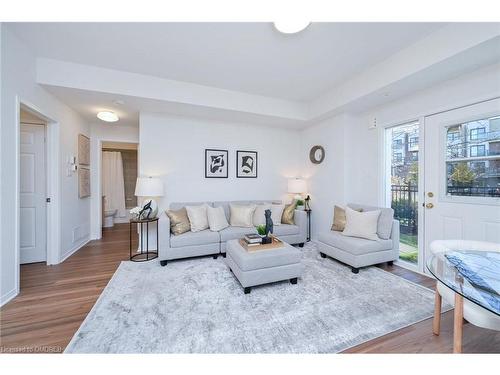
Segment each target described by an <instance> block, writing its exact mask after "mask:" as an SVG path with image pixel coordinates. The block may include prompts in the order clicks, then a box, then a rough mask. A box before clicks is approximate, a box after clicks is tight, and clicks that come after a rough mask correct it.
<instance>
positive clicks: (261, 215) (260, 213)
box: [253, 204, 271, 227]
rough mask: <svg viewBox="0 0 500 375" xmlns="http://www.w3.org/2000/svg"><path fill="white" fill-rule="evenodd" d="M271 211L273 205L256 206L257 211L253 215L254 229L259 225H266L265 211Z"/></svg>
mask: <svg viewBox="0 0 500 375" xmlns="http://www.w3.org/2000/svg"><path fill="white" fill-rule="evenodd" d="M270 209H271V204H258V205H256V206H255V211H254V213H253V225H254V227H257V226H259V225H266V215H265V211H266V210H270Z"/></svg>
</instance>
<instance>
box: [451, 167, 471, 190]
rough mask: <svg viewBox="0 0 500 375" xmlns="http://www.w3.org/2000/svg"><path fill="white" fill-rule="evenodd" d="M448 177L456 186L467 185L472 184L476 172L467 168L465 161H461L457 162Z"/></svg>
mask: <svg viewBox="0 0 500 375" xmlns="http://www.w3.org/2000/svg"><path fill="white" fill-rule="evenodd" d="M450 178H451V180H452V181H453V183H454V184H456V185H458V186H468V185H470V184H472V182H473V181H474V179H475V178H476V174H475V173H474V171H473V170H472V169H470V168H469V166H468V165H467V163H464V162H461V163H458V164H457V166H456V167H455V169H454V171H453V173H452V174H451V176H450Z"/></svg>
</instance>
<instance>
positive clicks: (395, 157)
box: [392, 152, 403, 163]
mask: <svg viewBox="0 0 500 375" xmlns="http://www.w3.org/2000/svg"><path fill="white" fill-rule="evenodd" d="M392 161H393V162H394V163H401V162H402V161H403V154H402V153H401V152H396V153H394V155H393V156H392Z"/></svg>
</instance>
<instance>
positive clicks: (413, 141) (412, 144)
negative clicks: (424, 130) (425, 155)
mask: <svg viewBox="0 0 500 375" xmlns="http://www.w3.org/2000/svg"><path fill="white" fill-rule="evenodd" d="M409 146H410V148H413V147H417V146H418V137H411V138H410V141H409Z"/></svg>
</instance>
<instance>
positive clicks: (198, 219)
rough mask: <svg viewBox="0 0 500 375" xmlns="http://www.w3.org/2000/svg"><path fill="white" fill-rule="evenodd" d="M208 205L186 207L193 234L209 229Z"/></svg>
mask: <svg viewBox="0 0 500 375" xmlns="http://www.w3.org/2000/svg"><path fill="white" fill-rule="evenodd" d="M207 207H208V205H207V204H203V205H201V206H186V211H187V215H188V218H189V222H190V224H191V231H192V232H200V231H202V230H205V229H208V216H207Z"/></svg>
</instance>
